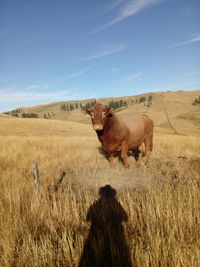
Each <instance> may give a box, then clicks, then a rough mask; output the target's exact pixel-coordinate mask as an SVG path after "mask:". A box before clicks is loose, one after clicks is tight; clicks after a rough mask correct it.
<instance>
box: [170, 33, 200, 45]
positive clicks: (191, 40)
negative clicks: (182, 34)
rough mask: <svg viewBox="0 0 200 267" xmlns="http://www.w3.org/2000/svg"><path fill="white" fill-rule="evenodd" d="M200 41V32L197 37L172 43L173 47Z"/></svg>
mask: <svg viewBox="0 0 200 267" xmlns="http://www.w3.org/2000/svg"><path fill="white" fill-rule="evenodd" d="M199 41H200V34H199V33H198V34H196V36H195V37H193V38H191V39H189V40H186V41H184V42H181V43H177V44H174V45H171V47H177V46H181V45H186V44H191V43H195V42H199Z"/></svg>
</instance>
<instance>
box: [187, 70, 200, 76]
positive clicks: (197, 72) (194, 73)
mask: <svg viewBox="0 0 200 267" xmlns="http://www.w3.org/2000/svg"><path fill="white" fill-rule="evenodd" d="M195 75H200V71H195V72H189V73H185V74H184V75H183V76H185V77H190V76H195Z"/></svg>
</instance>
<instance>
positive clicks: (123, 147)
mask: <svg viewBox="0 0 200 267" xmlns="http://www.w3.org/2000/svg"><path fill="white" fill-rule="evenodd" d="M127 153H128V145H127V143H126V141H123V142H122V144H121V159H122V161H123V163H124V167H126V168H127V167H128V162H127V158H128V155H127Z"/></svg>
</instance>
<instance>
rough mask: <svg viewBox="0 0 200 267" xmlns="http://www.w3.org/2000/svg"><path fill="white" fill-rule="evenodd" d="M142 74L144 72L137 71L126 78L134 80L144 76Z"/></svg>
mask: <svg viewBox="0 0 200 267" xmlns="http://www.w3.org/2000/svg"><path fill="white" fill-rule="evenodd" d="M142 74H143V73H142V72H137V73H135V74H133V75H130V76H128V77H127V78H126V81H132V80H135V79H136V78H138V77H140V76H142Z"/></svg>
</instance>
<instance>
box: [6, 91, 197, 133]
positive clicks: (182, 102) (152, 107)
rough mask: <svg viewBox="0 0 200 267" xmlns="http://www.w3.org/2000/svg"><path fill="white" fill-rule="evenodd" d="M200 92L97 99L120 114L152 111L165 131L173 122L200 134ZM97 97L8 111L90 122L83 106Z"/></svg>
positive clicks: (179, 128) (182, 129) (176, 126)
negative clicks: (83, 110)
mask: <svg viewBox="0 0 200 267" xmlns="http://www.w3.org/2000/svg"><path fill="white" fill-rule="evenodd" d="M199 96H200V90H196V91H176V92H156V93H146V94H142V95H137V96H128V97H115V98H99V99H97V101H98V102H100V103H103V104H105V105H111V106H112V105H114V108H116V109H115V112H117V113H118V114H124V115H134V114H140V113H142V114H148V115H149V116H150V117H151V118H152V119H153V120H154V122H155V126H156V127H157V128H159V129H160V130H159V131H161V132H165V133H173V132H174V131H173V129H172V127H171V126H173V127H174V129H175V130H176V131H177V132H178V133H182V134H189V135H190V134H193V135H200V104H199V103H198V101H197V100H198V99H199ZM195 99H196V102H195ZM95 101H96V99H88V100H83V101H62V102H54V103H50V104H47V105H37V106H33V107H29V108H18V109H15V110H13V111H10V112H7V113H6V114H7V115H9V116H11V115H12V116H16V117H29V116H30V117H32V116H33V117H38V118H40V119H44V120H63V121H69V122H78V123H81V124H82V123H84V124H89V123H90V119H89V118H88V117H86V116H85V115H83V112H82V109H84V108H86V107H90V106H91V105H92V104H94V103H95ZM120 101H121V102H120ZM120 103H121V104H120ZM120 105H121V106H120ZM4 116H5V115H4ZM170 124H171V126H170Z"/></svg>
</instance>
